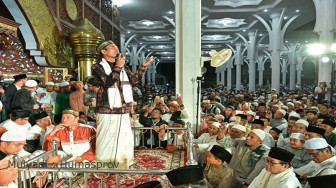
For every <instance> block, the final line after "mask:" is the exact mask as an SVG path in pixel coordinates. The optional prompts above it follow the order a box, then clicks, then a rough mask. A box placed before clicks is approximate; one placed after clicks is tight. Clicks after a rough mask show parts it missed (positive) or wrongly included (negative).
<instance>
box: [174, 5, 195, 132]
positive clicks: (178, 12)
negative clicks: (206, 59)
mask: <svg viewBox="0 0 336 188" xmlns="http://www.w3.org/2000/svg"><path fill="white" fill-rule="evenodd" d="M175 20H176V27H175V34H176V38H175V43H176V58H175V59H176V65H175V69H176V93H178V94H181V96H182V99H183V104H184V106H185V108H186V109H188V111H189V118H188V120H187V121H190V123H191V124H192V126H193V127H192V130H193V131H196V126H195V124H196V122H198V125H199V122H200V119H199V118H200V116H199V115H198V114H197V111H198V112H199V104H200V100H199V101H197V77H198V76H201V66H200V57H201V0H183V1H175ZM199 99H200V98H199ZM197 104H198V105H197ZM197 117H198V118H197Z"/></svg>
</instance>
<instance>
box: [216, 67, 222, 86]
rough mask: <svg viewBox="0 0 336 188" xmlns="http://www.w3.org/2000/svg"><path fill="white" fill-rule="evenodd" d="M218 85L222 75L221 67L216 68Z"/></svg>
mask: <svg viewBox="0 0 336 188" xmlns="http://www.w3.org/2000/svg"><path fill="white" fill-rule="evenodd" d="M215 73H216V83H217V85H219V79H220V74H221V71H220V67H216V71H215Z"/></svg>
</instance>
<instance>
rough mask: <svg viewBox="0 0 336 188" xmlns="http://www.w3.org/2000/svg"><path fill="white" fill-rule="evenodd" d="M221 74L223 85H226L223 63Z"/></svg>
mask: <svg viewBox="0 0 336 188" xmlns="http://www.w3.org/2000/svg"><path fill="white" fill-rule="evenodd" d="M220 71H221V73H220V75H221V79H220V80H221V83H222V85H223V86H224V85H225V64H223V65H221V68H220Z"/></svg>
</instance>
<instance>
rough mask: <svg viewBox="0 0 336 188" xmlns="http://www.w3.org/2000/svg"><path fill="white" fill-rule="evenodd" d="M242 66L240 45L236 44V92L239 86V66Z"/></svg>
mask: <svg viewBox="0 0 336 188" xmlns="http://www.w3.org/2000/svg"><path fill="white" fill-rule="evenodd" d="M242 64H243V57H242V52H241V44H240V43H237V44H236V53H235V65H236V91H238V90H240V89H241V88H240V86H241V65H242Z"/></svg>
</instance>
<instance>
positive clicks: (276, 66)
mask: <svg viewBox="0 0 336 188" xmlns="http://www.w3.org/2000/svg"><path fill="white" fill-rule="evenodd" d="M284 15H285V9H283V10H282V13H281V15H280V14H279V13H272V14H271V16H270V17H271V24H270V25H269V24H268V22H267V21H266V20H265V19H263V18H262V17H260V16H259V15H254V17H256V18H257V19H258V20H260V22H261V23H262V24H263V25H264V26H265V28H266V30H267V31H268V35H269V50H270V51H271V65H272V83H271V85H272V86H271V87H272V88H275V89H277V90H278V91H279V89H280V50H281V49H282V48H283V37H284V34H285V32H286V29H287V28H288V26H289V25H290V23H291V22H292V21H294V20H295V19H296V18H297V17H298V16H299V15H295V16H293V17H291V18H290V19H289V20H288V21H287V23H285V24H284V26H283V28H282V29H281V27H282V22H283V20H284V19H283V17H284Z"/></svg>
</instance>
